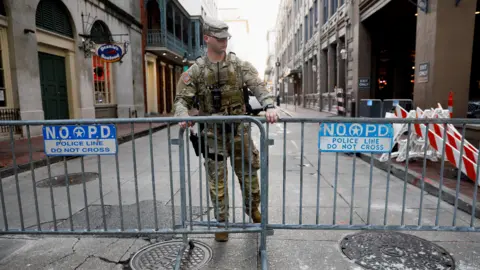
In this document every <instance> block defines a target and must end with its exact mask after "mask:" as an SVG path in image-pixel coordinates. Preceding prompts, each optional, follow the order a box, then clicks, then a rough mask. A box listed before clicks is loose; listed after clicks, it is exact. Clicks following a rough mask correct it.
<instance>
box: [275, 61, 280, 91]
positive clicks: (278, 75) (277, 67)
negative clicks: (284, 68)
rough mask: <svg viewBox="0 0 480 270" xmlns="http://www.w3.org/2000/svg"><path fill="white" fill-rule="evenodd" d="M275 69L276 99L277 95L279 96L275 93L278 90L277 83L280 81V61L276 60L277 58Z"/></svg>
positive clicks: (278, 84) (278, 85)
mask: <svg viewBox="0 0 480 270" xmlns="http://www.w3.org/2000/svg"><path fill="white" fill-rule="evenodd" d="M275 67H276V73H277V76H276V78H275V97H277V95H278V94H279V93H277V91H278V90H279V89H280V83H279V81H280V79H279V78H280V73H279V72H280V59H278V57H277V62H276V63H275Z"/></svg>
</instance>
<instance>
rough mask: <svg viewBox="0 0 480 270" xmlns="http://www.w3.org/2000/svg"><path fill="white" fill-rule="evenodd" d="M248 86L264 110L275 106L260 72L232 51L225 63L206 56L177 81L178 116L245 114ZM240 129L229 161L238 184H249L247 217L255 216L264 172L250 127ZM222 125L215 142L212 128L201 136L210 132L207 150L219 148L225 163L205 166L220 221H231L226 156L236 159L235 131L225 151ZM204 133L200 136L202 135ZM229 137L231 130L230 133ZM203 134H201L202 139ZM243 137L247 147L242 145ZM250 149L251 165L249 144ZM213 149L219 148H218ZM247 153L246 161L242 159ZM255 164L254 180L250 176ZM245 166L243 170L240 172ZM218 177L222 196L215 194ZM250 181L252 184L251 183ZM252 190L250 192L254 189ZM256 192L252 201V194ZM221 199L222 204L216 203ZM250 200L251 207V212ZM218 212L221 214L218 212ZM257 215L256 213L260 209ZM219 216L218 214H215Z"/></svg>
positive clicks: (245, 193) (210, 161) (210, 162)
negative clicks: (216, 98) (216, 97)
mask: <svg viewBox="0 0 480 270" xmlns="http://www.w3.org/2000/svg"><path fill="white" fill-rule="evenodd" d="M244 84H245V85H246V86H247V87H248V88H249V89H250V90H251V91H252V93H253V94H254V95H255V96H256V98H257V100H258V101H259V102H260V103H261V104H262V106H264V107H265V106H267V105H271V104H272V105H273V104H274V101H275V99H274V96H273V94H272V93H271V92H269V91H268V90H267V88H266V86H265V83H264V82H263V81H262V80H261V79H260V78H259V76H258V71H257V70H256V69H255V67H253V65H252V64H251V63H249V62H247V61H242V60H241V59H239V58H238V57H237V56H236V55H235V54H234V53H229V54H228V55H227V56H226V57H225V59H224V61H221V62H219V63H212V62H211V61H210V60H209V59H208V57H207V56H204V57H201V58H198V59H197V60H196V62H195V63H194V64H193V65H192V66H191V67H190V68H189V69H188V70H187V71H186V72H184V73H183V74H182V76H181V78H180V79H179V81H178V83H177V94H176V97H175V102H174V108H173V109H174V116H175V117H188V116H189V114H188V112H189V110H190V109H191V108H192V107H193V106H194V103H197V104H198V107H199V113H198V115H201V116H202V115H203V116H208V115H244V114H245V101H244V98H243V89H242V86H243V85H244ZM212 85H219V86H220V87H219V89H220V90H221V95H222V97H221V108H220V110H219V111H215V110H214V108H213V102H212V93H211V87H212ZM241 126H242V125H237V132H238V133H237V134H236V136H235V138H234V147H233V148H234V149H233V154H234V155H235V157H234V159H233V161H232V159H231V158H230V163H231V165H232V166H233V167H234V170H235V174H236V175H237V177H238V180H239V182H240V186H241V187H243V186H245V189H244V190H242V191H243V198H244V205H245V207H246V211H245V213H246V214H249V213H250V210H251V211H252V213H253V212H254V211H255V210H256V209H257V208H258V206H259V203H260V188H259V179H258V173H257V171H258V169H259V168H260V159H259V152H258V150H257V148H256V147H255V145H254V144H253V141H252V140H251V138H249V136H248V127H246V126H245V125H243V126H244V128H243V130H242V128H241ZM221 130H222V126H221V125H219V128H218V127H217V134H220V136H218V137H217V140H215V138H214V136H213V132H214V129H213V127H212V125H211V124H207V127H206V128H205V130H204V131H203V132H206V133H207V137H208V141H207V145H208V146H209V151H210V152H214V151H215V149H216V150H217V151H216V153H217V155H221V156H224V159H223V160H215V159H208V158H207V159H206V160H205V168H206V171H207V175H208V181H209V186H210V198H211V201H212V203H213V206H214V209H215V217H216V218H217V220H219V221H223V220H225V219H227V218H228V208H229V206H228V188H227V187H228V170H227V158H228V157H229V156H231V155H232V149H231V148H232V141H231V140H232V136H231V133H229V134H226V135H225V145H226V149H223V144H224V141H223V138H222V136H221V133H220V132H221ZM203 132H202V133H203ZM227 133H228V132H227ZM202 136H203V135H202ZM242 137H243V144H242V140H241V139H242ZM249 142H250V143H251V144H252V145H251V162H250V160H249V158H250V152H249V151H250V146H249ZM215 145H216V147H217V148H215ZM242 149H243V153H244V155H243V159H242ZM250 164H251V177H250ZM242 165H243V168H244V171H243V170H242ZM217 178H218V193H217ZM250 179H251V181H250ZM250 186H251V189H250ZM250 192H251V193H252V198H251V199H250V197H249V195H250ZM217 200H218V205H217V204H216V203H217ZM250 200H251V205H252V208H251V209H250V208H249V206H250ZM217 210H218V211H217ZM257 213H258V210H257ZM217 214H218V216H217Z"/></svg>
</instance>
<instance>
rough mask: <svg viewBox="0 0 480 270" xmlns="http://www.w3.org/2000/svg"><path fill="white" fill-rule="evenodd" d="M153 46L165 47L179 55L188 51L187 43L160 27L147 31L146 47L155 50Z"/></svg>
mask: <svg viewBox="0 0 480 270" xmlns="http://www.w3.org/2000/svg"><path fill="white" fill-rule="evenodd" d="M148 47H150V48H148ZM154 47H156V48H165V49H167V50H170V51H172V52H173V53H176V54H178V55H180V56H183V54H184V53H185V52H187V53H189V48H188V44H185V43H184V42H183V41H182V40H180V39H179V38H177V37H175V36H174V35H173V34H171V33H168V32H166V33H164V31H162V30H160V29H149V30H148V32H147V49H152V50H155V49H154Z"/></svg>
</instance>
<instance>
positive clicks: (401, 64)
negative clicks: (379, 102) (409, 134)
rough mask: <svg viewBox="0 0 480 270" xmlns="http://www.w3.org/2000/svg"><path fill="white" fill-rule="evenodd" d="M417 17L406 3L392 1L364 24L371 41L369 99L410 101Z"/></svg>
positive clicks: (415, 9)
mask: <svg viewBox="0 0 480 270" xmlns="http://www.w3.org/2000/svg"><path fill="white" fill-rule="evenodd" d="M419 12H422V11H419ZM416 13H417V8H416V7H415V5H413V4H412V3H410V2H409V1H404V0H392V1H390V3H388V4H387V5H386V6H385V7H383V8H382V9H380V10H379V11H377V12H375V14H373V15H372V16H371V17H370V18H368V19H366V20H365V22H364V25H365V27H366V28H367V29H368V31H369V33H370V37H371V41H372V47H371V53H372V86H373V87H374V88H373V92H372V93H371V95H370V96H371V97H373V98H376V99H393V98H395V99H400V98H402V99H413V88H414V78H415V43H416V29H417V17H416V15H417V14H416Z"/></svg>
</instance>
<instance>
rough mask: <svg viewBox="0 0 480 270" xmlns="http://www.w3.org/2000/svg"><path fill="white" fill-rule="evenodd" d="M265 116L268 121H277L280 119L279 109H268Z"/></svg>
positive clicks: (272, 122)
mask: <svg viewBox="0 0 480 270" xmlns="http://www.w3.org/2000/svg"><path fill="white" fill-rule="evenodd" d="M265 117H266V118H267V122H268V123H270V124H274V123H275V122H277V121H278V113H277V109H275V108H269V109H267V111H266V113H265Z"/></svg>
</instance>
